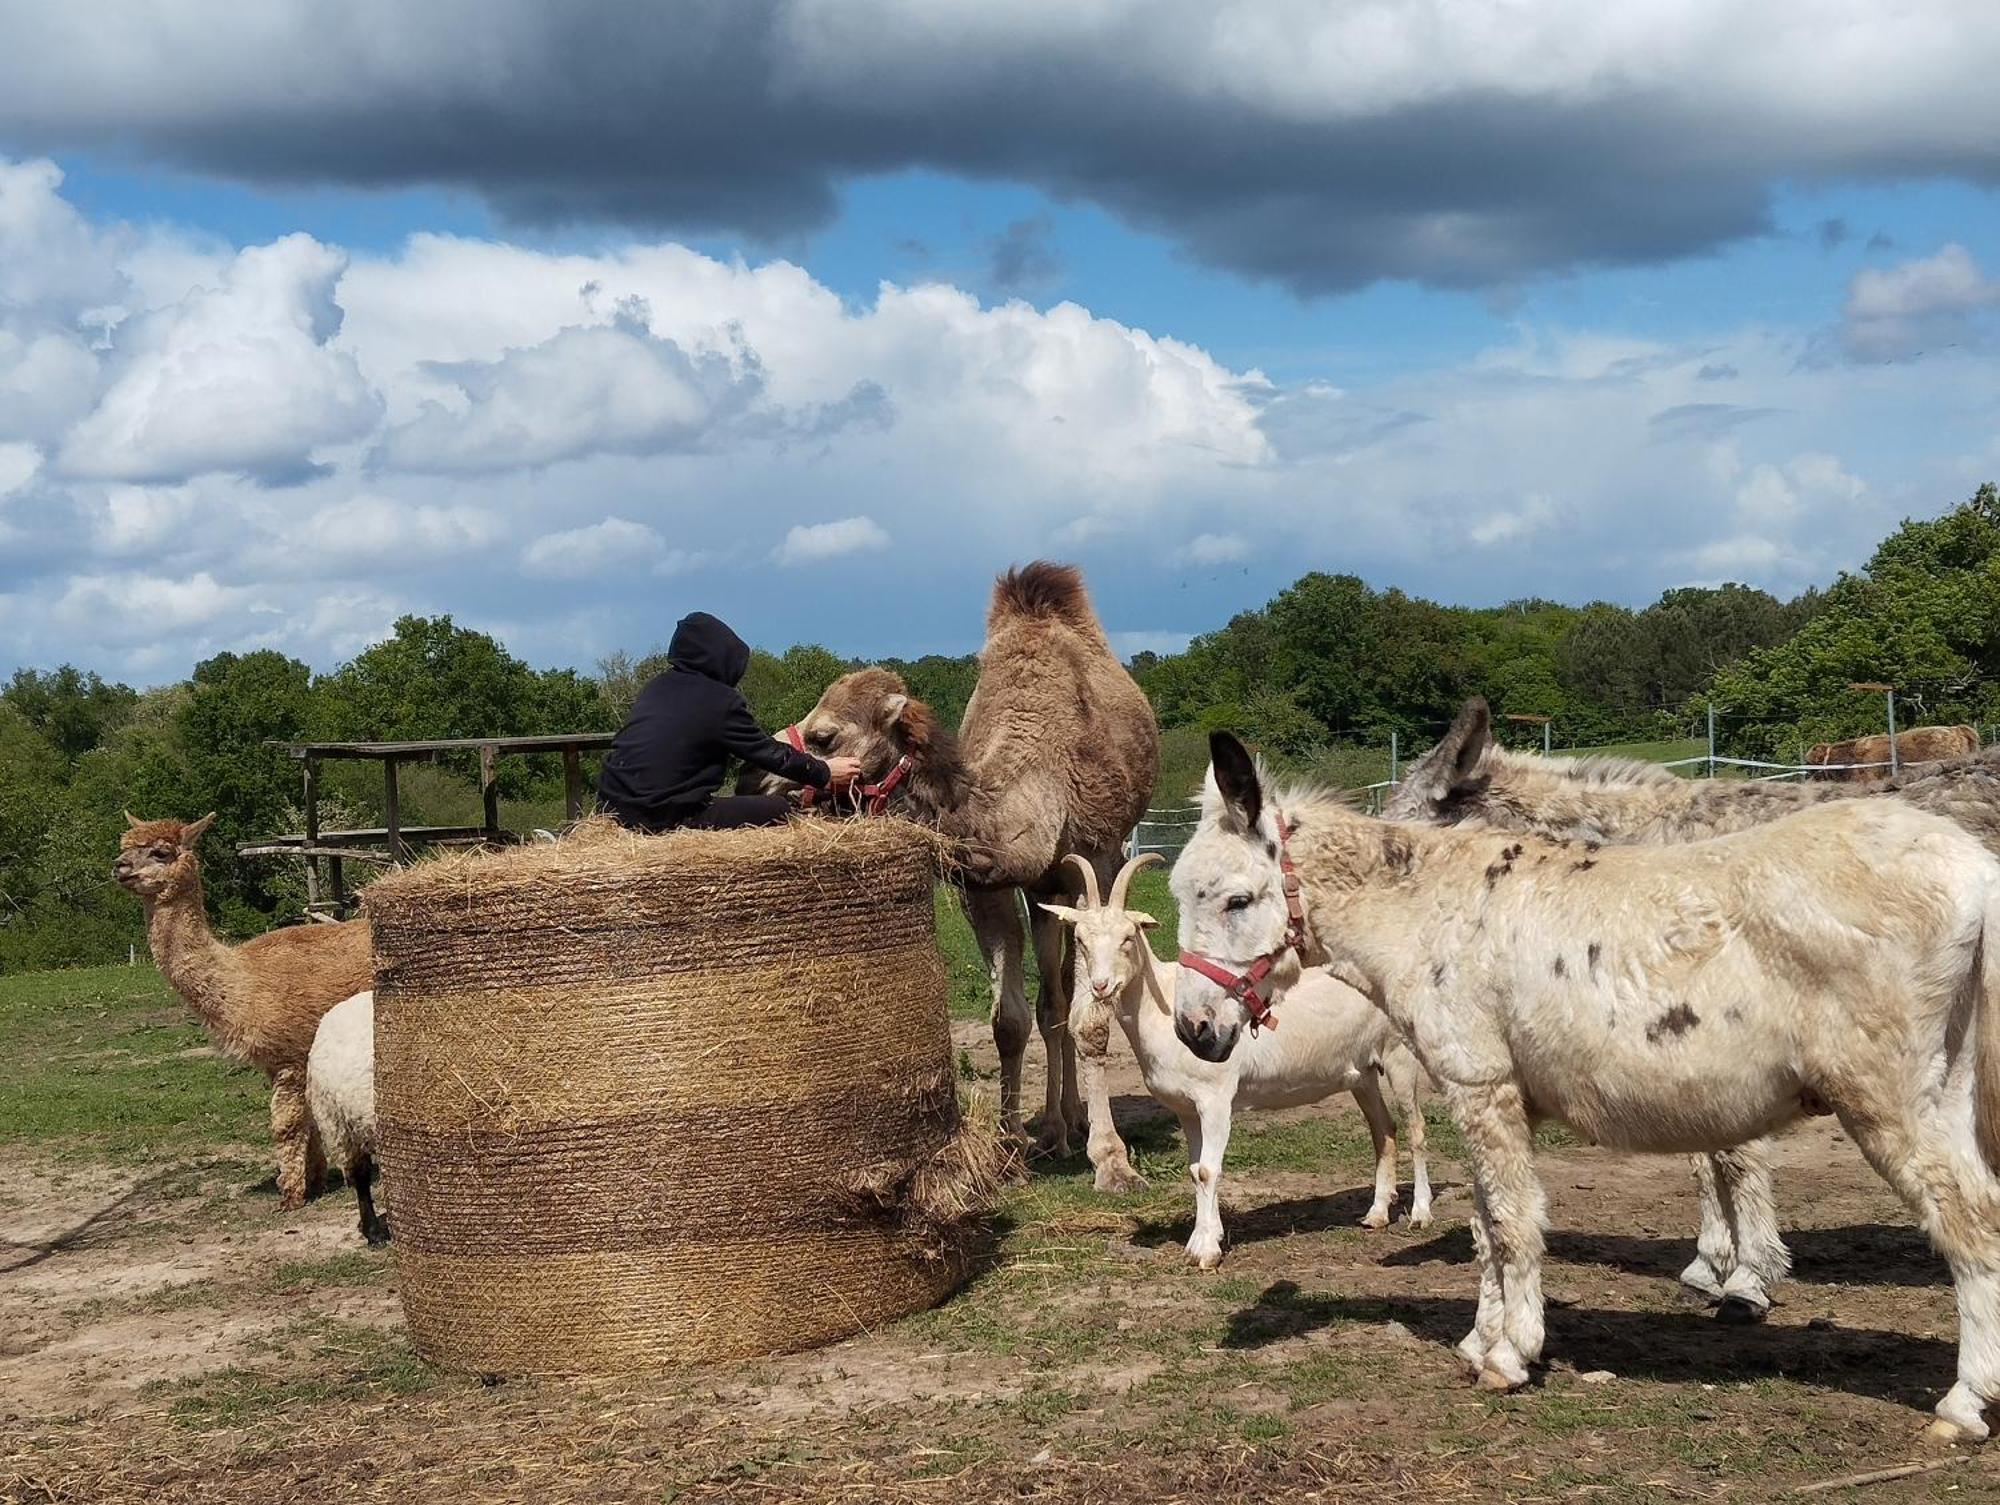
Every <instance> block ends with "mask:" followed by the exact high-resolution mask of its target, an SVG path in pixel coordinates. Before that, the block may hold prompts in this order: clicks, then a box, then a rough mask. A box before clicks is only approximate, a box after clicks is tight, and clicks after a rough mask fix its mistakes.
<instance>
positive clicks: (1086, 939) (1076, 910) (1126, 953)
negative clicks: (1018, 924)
mask: <svg viewBox="0 0 2000 1505" xmlns="http://www.w3.org/2000/svg"><path fill="white" fill-rule="evenodd" d="M1063 860H1064V861H1065V862H1066V863H1067V864H1068V865H1069V866H1070V867H1071V868H1073V869H1074V870H1075V871H1076V873H1077V875H1078V876H1079V877H1080V878H1081V880H1082V882H1083V900H1084V902H1083V904H1082V905H1081V906H1078V907H1072V906H1071V905H1068V904H1044V905H1043V906H1042V908H1043V909H1045V910H1047V911H1048V912H1049V913H1050V914H1052V915H1054V916H1055V917H1056V918H1057V919H1059V920H1061V921H1062V922H1063V923H1064V924H1065V925H1068V926H1070V927H1071V928H1072V929H1073V930H1074V931H1075V932H1076V976H1075V981H1074V993H1075V997H1076V998H1077V999H1079V1000H1082V999H1084V998H1095V999H1097V1000H1098V1001H1099V1002H1101V1003H1108V1002H1110V1001H1111V1000H1112V999H1114V998H1120V997H1123V996H1124V994H1125V990H1126V989H1127V988H1129V987H1131V985H1132V980H1133V979H1134V978H1135V977H1138V976H1139V975H1140V969H1141V968H1142V967H1143V966H1144V965H1145V960H1146V957H1145V953H1146V950H1147V944H1146V932H1147V931H1149V930H1151V929H1152V928H1153V927H1154V926H1155V925H1157V924H1159V923H1160V922H1159V921H1158V920H1156V919H1154V918H1153V917H1152V916H1151V915H1149V914H1147V913H1146V912H1145V911H1144V910H1138V909H1127V908H1126V907H1125V898H1126V895H1127V893H1128V892H1129V891H1130V890H1131V887H1132V878H1133V876H1134V875H1135V874H1136V873H1138V871H1139V870H1140V869H1141V868H1145V867H1151V866H1153V865H1154V864H1155V863H1157V862H1159V861H1160V857H1159V854H1158V853H1157V852H1147V853H1145V854H1144V855H1142V856H1138V857H1134V858H1133V859H1132V860H1131V861H1130V862H1127V863H1126V864H1125V866H1124V867H1122V868H1120V869H1119V870H1118V876H1117V877H1116V878H1114V879H1112V880H1111V897H1110V899H1108V900H1100V899H1099V898H1098V896H1097V870H1096V869H1095V868H1093V867H1092V866H1091V865H1090V864H1089V863H1087V862H1085V861H1084V860H1083V859H1082V858H1081V857H1079V856H1077V855H1076V854H1075V853H1071V854H1070V855H1069V856H1068V857H1066V858H1064V859H1063Z"/></svg>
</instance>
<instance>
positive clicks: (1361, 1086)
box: [1354, 1066, 1396, 1228]
mask: <svg viewBox="0 0 2000 1505" xmlns="http://www.w3.org/2000/svg"><path fill="white" fill-rule="evenodd" d="M1354 1101H1355V1103H1356V1104H1357V1105H1359V1107H1360V1109H1361V1116H1362V1117H1363V1118H1365V1119H1367V1120H1368V1138H1369V1140H1370V1141H1371V1142H1372V1143H1373V1144H1374V1146H1375V1200H1374V1201H1373V1202H1371V1203H1370V1204H1369V1206H1368V1211H1367V1212H1366V1213H1365V1214H1364V1215H1363V1216H1362V1219H1361V1226H1362V1227H1363V1228H1387V1227H1388V1226H1389V1219H1390V1218H1391V1217H1393V1216H1394V1215H1395V1212H1396V1125H1395V1123H1394V1121H1393V1120H1391V1119H1390V1117H1389V1105H1388V1104H1387V1103H1385V1102H1383V1101H1382V1078H1381V1075H1380V1074H1379V1073H1378V1072H1377V1071H1376V1070H1375V1068H1374V1067H1373V1066H1364V1067H1363V1068H1362V1069H1361V1075H1360V1078H1359V1079H1358V1080H1357V1081H1356V1082H1355V1084H1354Z"/></svg>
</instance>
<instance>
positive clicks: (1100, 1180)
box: [1093, 1165, 1147, 1197]
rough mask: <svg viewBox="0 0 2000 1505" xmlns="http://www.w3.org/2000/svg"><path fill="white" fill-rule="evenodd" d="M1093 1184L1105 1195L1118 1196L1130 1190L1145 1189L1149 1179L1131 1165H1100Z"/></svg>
mask: <svg viewBox="0 0 2000 1505" xmlns="http://www.w3.org/2000/svg"><path fill="white" fill-rule="evenodd" d="M1093 1184H1094V1185H1095V1187H1096V1189H1097V1190H1098V1191H1100V1192H1102V1193H1104V1194H1105V1195H1107V1196H1114V1197H1116V1196H1123V1195H1124V1194H1125V1193H1126V1192H1130V1191H1144V1190H1145V1189H1146V1186H1147V1181H1146V1178H1145V1177H1144V1176H1142V1175H1140V1174H1139V1173H1138V1172H1137V1171H1135V1170H1133V1169H1132V1167H1131V1166H1129V1165H1100V1166H1099V1167H1098V1168H1097V1179H1096V1181H1095V1182H1094V1183H1093Z"/></svg>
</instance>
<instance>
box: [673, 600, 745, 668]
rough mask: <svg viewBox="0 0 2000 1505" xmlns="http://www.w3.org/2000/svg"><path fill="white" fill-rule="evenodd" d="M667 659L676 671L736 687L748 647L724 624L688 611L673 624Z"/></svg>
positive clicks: (702, 613) (717, 619) (697, 612)
mask: <svg viewBox="0 0 2000 1505" xmlns="http://www.w3.org/2000/svg"><path fill="white" fill-rule="evenodd" d="M667 657H668V658H669V659H670V660H672V662H673V666H674V667H675V668H676V669H684V670H686V671H687V672H689V673H690V674H700V675H704V676H706V677H707V678H709V679H719V680H721V681H722V683H724V684H726V685H737V684H741V683H742V681H743V674H744V671H745V670H747V669H748V668H749V667H750V645H749V644H748V643H746V642H744V641H743V639H741V638H739V637H738V636H737V635H736V634H735V633H734V632H732V631H730V629H729V624H728V623H726V622H723V621H722V620H720V619H719V618H716V617H712V616H710V615H709V614H708V613H707V612H705V611H691V612H689V613H688V614H687V615H686V616H684V617H682V618H681V619H680V621H679V622H677V623H675V624H674V638H673V641H672V642H671V643H669V644H668V645H667Z"/></svg>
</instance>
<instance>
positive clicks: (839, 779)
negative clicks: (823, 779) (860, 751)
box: [826, 758, 861, 789]
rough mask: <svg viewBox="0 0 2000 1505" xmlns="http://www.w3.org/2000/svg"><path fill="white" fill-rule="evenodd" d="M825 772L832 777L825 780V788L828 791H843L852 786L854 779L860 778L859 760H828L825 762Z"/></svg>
mask: <svg viewBox="0 0 2000 1505" xmlns="http://www.w3.org/2000/svg"><path fill="white" fill-rule="evenodd" d="M826 771H827V772H828V773H829V774H831V775H832V777H831V778H829V779H828V780H827V787H828V788H829V789H845V788H846V787H847V786H848V785H849V784H852V783H853V782H854V781H855V780H856V779H858V778H860V777H861V760H860V759H859V758H828V759H827V760H826Z"/></svg>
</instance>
